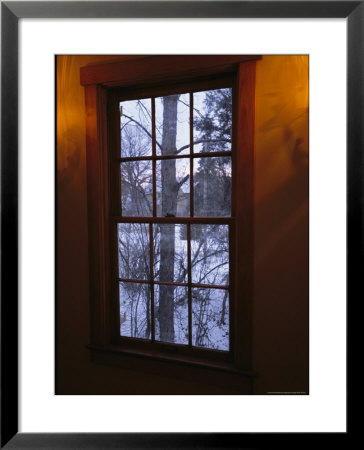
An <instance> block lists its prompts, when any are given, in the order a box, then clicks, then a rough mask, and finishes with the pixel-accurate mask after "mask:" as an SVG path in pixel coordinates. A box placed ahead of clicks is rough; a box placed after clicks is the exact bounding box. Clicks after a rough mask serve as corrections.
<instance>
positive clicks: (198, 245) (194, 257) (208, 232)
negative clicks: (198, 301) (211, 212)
mask: <svg viewBox="0 0 364 450" xmlns="http://www.w3.org/2000/svg"><path fill="white" fill-rule="evenodd" d="M191 267H192V283H197V284H216V285H224V286H226V285H228V284H229V226H228V225H191Z"/></svg>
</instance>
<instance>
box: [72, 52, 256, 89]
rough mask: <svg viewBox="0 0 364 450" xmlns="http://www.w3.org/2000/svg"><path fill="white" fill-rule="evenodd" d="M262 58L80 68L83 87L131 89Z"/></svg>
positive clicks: (179, 58) (193, 58) (151, 59)
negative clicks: (96, 85) (151, 82)
mask: <svg viewBox="0 0 364 450" xmlns="http://www.w3.org/2000/svg"><path fill="white" fill-rule="evenodd" d="M257 59H261V56H258V55H171V56H169V55H157V56H145V57H138V58H137V57H136V59H129V60H123V61H116V62H115V61H111V62H110V63H102V64H92V65H88V66H85V67H82V68H81V72H80V81H81V84H82V85H83V86H86V85H92V84H101V85H103V86H110V87H112V86H132V85H134V86H135V85H139V84H142V83H143V82H148V83H149V84H150V81H151V78H153V81H155V82H158V81H163V80H166V79H168V80H169V81H171V80H175V81H178V80H181V79H183V80H185V81H186V80H187V79H188V78H196V77H201V76H204V75H207V74H208V75H213V74H214V73H220V74H221V73H224V72H225V73H229V72H234V71H236V70H237V65H238V64H239V63H242V62H246V61H252V60H257Z"/></svg>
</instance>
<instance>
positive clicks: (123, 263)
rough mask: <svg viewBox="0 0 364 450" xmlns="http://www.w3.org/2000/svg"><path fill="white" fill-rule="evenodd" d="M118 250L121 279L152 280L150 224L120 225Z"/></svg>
mask: <svg viewBox="0 0 364 450" xmlns="http://www.w3.org/2000/svg"><path fill="white" fill-rule="evenodd" d="M118 249H119V251H118V254H119V277H120V278H127V279H128V278H129V279H132V280H149V279H150V267H149V266H150V260H149V253H150V250H149V225H148V224H146V223H119V224H118Z"/></svg>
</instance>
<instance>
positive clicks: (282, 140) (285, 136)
mask: <svg viewBox="0 0 364 450" xmlns="http://www.w3.org/2000/svg"><path fill="white" fill-rule="evenodd" d="M256 101H257V105H256V106H257V120H256V127H257V134H256V161H255V164H256V177H255V230H254V231H255V253H254V257H255V275H254V319H253V327H254V340H253V345H254V349H253V355H254V356H253V357H254V364H253V366H254V369H255V370H257V371H258V372H259V373H260V376H259V377H258V379H257V381H256V383H255V393H258V394H266V393H268V392H306V393H308V180H309V178H308V57H306V56H278V57H271V56H264V57H263V60H262V61H261V66H260V67H259V66H258V71H257V98H256Z"/></svg>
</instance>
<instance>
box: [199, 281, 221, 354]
mask: <svg viewBox="0 0 364 450" xmlns="http://www.w3.org/2000/svg"><path fill="white" fill-rule="evenodd" d="M192 345H194V346H196V347H204V348H212V349H216V350H229V291H228V290H225V289H205V288H193V289H192Z"/></svg>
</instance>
